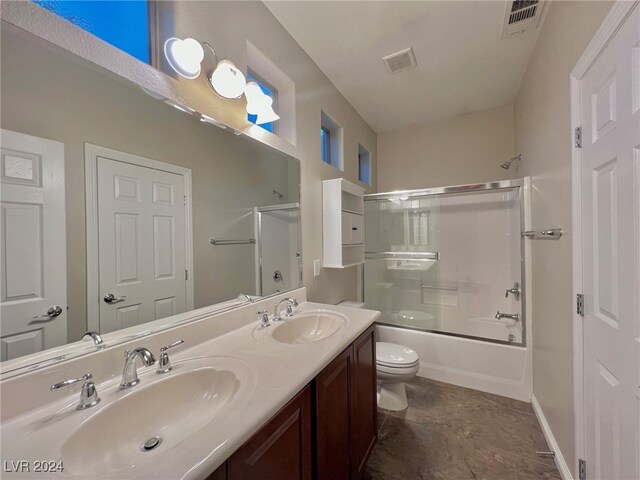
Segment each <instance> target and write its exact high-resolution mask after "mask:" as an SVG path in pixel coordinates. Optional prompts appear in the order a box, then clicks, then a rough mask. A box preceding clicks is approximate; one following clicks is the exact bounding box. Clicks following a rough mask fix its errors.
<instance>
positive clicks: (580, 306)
mask: <svg viewBox="0 0 640 480" xmlns="http://www.w3.org/2000/svg"><path fill="white" fill-rule="evenodd" d="M576 313H577V314H578V315H580V316H581V317H584V294H582V293H579V294H577V295H576Z"/></svg>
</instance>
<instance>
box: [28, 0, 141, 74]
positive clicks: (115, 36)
mask: <svg viewBox="0 0 640 480" xmlns="http://www.w3.org/2000/svg"><path fill="white" fill-rule="evenodd" d="M33 2H34V3H35V4H36V5H38V6H40V7H42V8H46V9H47V10H49V11H50V12H52V13H55V14H56V15H58V16H59V17H62V18H64V19H65V20H67V21H69V22H71V23H73V24H74V25H76V26H77V27H80V28H82V29H83V30H86V31H87V32H89V33H92V34H93V35H95V36H96V37H98V38H100V39H102V40H104V41H105V42H107V43H110V44H111V45H113V46H114V47H117V48H119V49H120V50H123V51H125V52H127V53H128V54H129V55H131V56H133V57H135V58H137V59H138V60H141V61H143V62H144V63H149V62H150V59H151V37H150V35H149V30H150V29H149V18H150V13H149V2H148V1H147V0H130V1H126V2H124V1H114V0H110V1H103V2H96V1H90V0H78V1H73V2H60V1H55V0H33Z"/></svg>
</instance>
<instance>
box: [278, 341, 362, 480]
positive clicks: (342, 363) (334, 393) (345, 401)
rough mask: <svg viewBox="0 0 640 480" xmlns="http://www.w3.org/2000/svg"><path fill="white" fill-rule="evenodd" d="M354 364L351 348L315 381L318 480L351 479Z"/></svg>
mask: <svg viewBox="0 0 640 480" xmlns="http://www.w3.org/2000/svg"><path fill="white" fill-rule="evenodd" d="M351 362H352V346H349V347H348V348H347V349H346V350H345V351H344V352H342V353H341V354H340V355H339V356H338V357H337V358H336V359H335V360H334V361H333V362H331V363H330V364H329V365H328V366H327V367H326V368H325V369H324V370H323V371H322V372H320V374H318V376H317V377H316V379H315V385H316V431H317V432H316V435H317V437H316V451H317V461H318V465H317V469H318V480H348V479H349V478H350V473H351V442H350V429H351V428H350V416H351V399H350V397H351V377H352V363H351ZM282 478H283V479H284V478H286V477H282Z"/></svg>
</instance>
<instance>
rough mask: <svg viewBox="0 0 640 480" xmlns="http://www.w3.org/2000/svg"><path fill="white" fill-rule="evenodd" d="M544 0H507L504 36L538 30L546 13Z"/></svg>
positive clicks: (503, 27)
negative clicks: (509, 0) (508, 0)
mask: <svg viewBox="0 0 640 480" xmlns="http://www.w3.org/2000/svg"><path fill="white" fill-rule="evenodd" d="M545 7H546V2H545V1H544V0H513V1H511V2H507V5H506V8H505V12H504V21H503V23H502V34H501V35H500V36H501V37H502V38H510V37H515V36H518V35H522V34H523V33H526V32H531V31H533V30H537V29H538V28H540V26H541V25H542V22H543V20H544V15H545V13H546V10H547V9H546V8H545Z"/></svg>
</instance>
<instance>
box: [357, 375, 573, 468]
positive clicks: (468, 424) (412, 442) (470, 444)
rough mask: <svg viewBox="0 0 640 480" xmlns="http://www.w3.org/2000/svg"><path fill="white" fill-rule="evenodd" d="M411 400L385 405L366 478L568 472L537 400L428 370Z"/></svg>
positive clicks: (412, 388)
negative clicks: (436, 377) (552, 448)
mask: <svg viewBox="0 0 640 480" xmlns="http://www.w3.org/2000/svg"><path fill="white" fill-rule="evenodd" d="M407 397H408V398H409V408H408V409H407V410H405V411H403V412H386V411H384V410H379V411H378V427H379V429H380V431H379V437H378V443H377V445H376V447H375V449H374V451H373V453H372V455H371V458H370V459H369V463H368V465H367V473H366V475H365V477H364V478H365V480H428V479H446V480H458V479H460V480H466V479H486V480H512V479H513V480H516V479H558V480H559V479H560V478H561V477H560V474H559V472H558V470H557V469H556V466H555V463H554V461H553V459H552V458H544V457H540V456H538V455H536V451H548V450H549V447H548V446H547V443H546V441H545V439H544V435H543V434H542V430H541V429H540V425H539V424H538V420H537V419H536V417H535V414H534V413H533V409H532V408H531V405H530V404H528V403H525V402H519V401H517V400H512V399H510V398H505V397H500V396H497V395H491V394H488V393H483V392H479V391H477V390H470V389H468V388H462V387H457V386H455V385H449V384H446V383H441V382H436V381H433V380H428V379H425V378H415V379H414V380H413V381H411V382H410V383H409V384H408V385H407Z"/></svg>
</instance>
